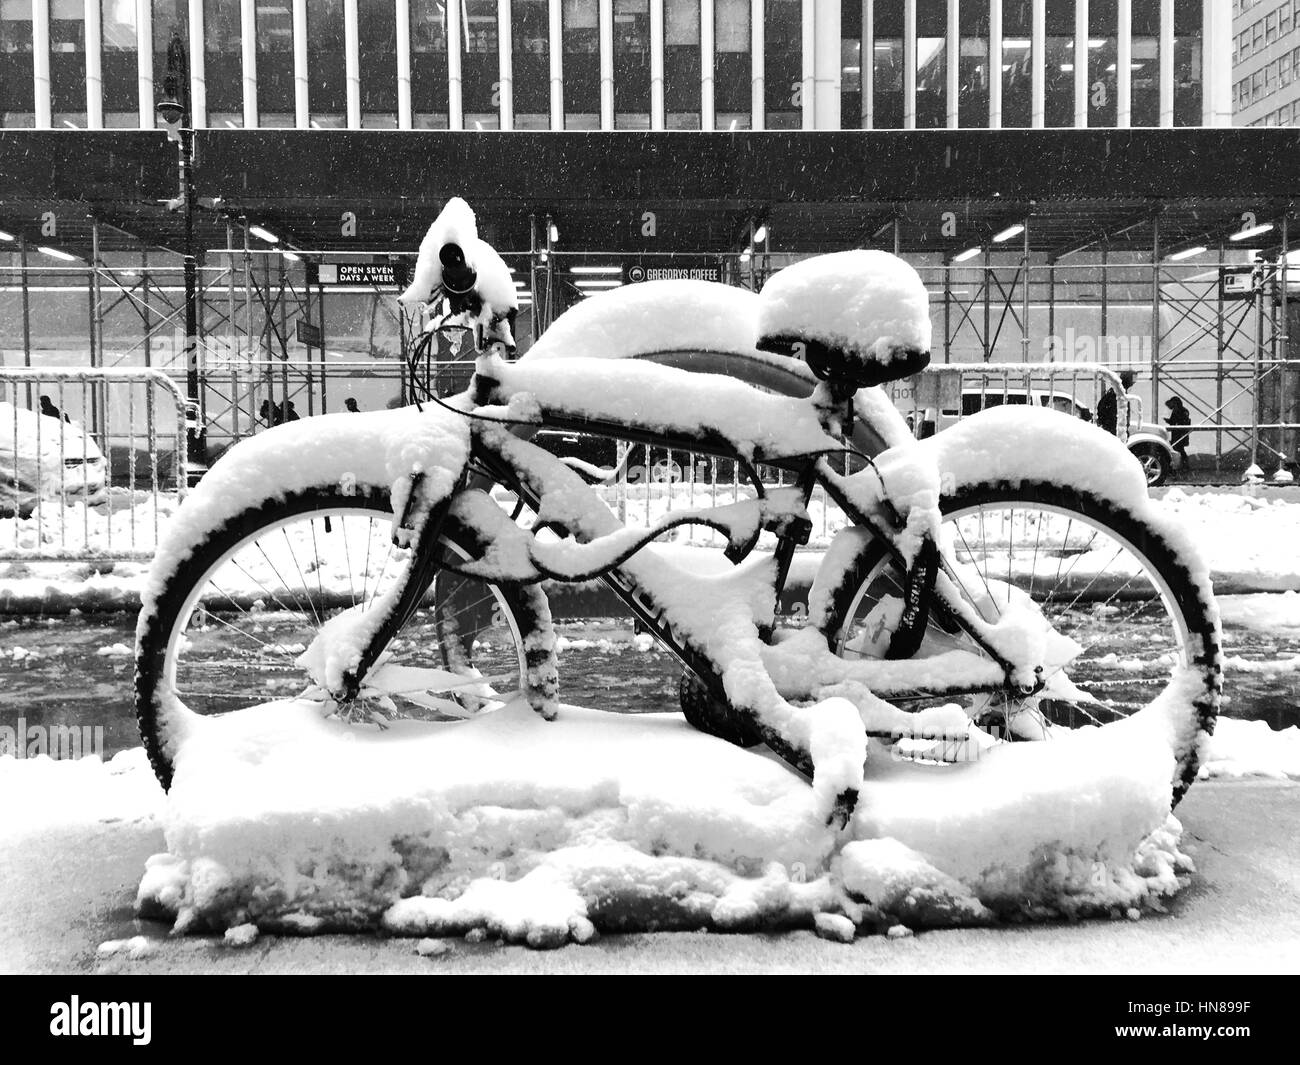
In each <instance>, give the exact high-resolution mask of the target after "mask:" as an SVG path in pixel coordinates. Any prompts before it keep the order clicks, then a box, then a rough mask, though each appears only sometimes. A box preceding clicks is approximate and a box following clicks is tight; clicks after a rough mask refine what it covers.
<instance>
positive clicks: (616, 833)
mask: <svg viewBox="0 0 1300 1065" xmlns="http://www.w3.org/2000/svg"><path fill="white" fill-rule="evenodd" d="M1161 720H1162V719H1161V717H1160V715H1159V714H1158V713H1157V714H1154V715H1146V716H1144V718H1142V719H1136V720H1134V721H1132V722H1130V723H1129V724H1127V725H1124V726H1119V727H1115V728H1108V729H1105V730H1091V731H1087V732H1084V733H1081V734H1078V735H1075V736H1071V737H1070V738H1068V739H1064V740H1061V741H1058V742H1054V743H1051V744H1017V745H1011V746H1007V747H1002V748H998V749H996V750H993V751H991V752H988V753H986V755H985V756H984V757H983V758H982V759H980V760H979V761H978V762H973V763H971V764H967V765H961V766H933V765H930V766H927V765H921V764H917V763H913V762H903V761H897V762H896V761H893V760H892V759H891V758H890V756H889V754H888V752H886V751H885V750H883V749H880V748H877V749H875V750H873V754H872V760H871V762H870V763H869V771H868V779H867V782H866V785H865V787H864V790H863V795H862V801H861V803H860V805H859V807H858V814H857V816H856V818H855V819H854V821H853V822H851V824H850V826H849V828H848V829H847V830H846V831H845V832H843V833H837V832H835V831H834V830H832V829H830V828H827V827H826V824H825V822H824V819H823V818H822V817H820V816H818V813H817V810H818V807H817V804H816V802H815V798H814V794H813V791H812V789H811V788H810V787H809V786H808V784H807V783H806V781H805V780H804V779H803V778H801V777H799V776H798V775H797V774H795V773H793V772H792V771H791V770H790V769H788V768H787V767H786V766H785V765H784V763H781V762H779V761H778V760H776V759H775V758H772V757H765V756H763V755H761V754H757V753H755V752H753V751H743V750H741V749H739V748H736V747H732V746H730V745H728V744H726V743H723V742H721V741H719V740H715V739H712V738H710V737H707V736H704V735H702V734H701V733H698V732H695V731H694V730H692V729H691V728H690V727H689V726H688V725H686V724H685V722H684V721H683V720H682V719H681V717H680V716H678V715H675V714H663V715H659V714H655V715H638V716H635V717H624V716H617V715H609V714H602V713H599V712H597V711H592V710H582V709H578V708H574V707H565V708H563V710H562V712H561V714H560V717H559V719H558V720H557V721H555V722H550V723H548V722H545V721H542V720H541V719H539V718H538V717H537V716H536V715H535V714H533V713H532V711H531V710H530V709H529V708H528V707H527V706H526V705H524V704H522V703H516V704H512V705H511V706H508V707H507V708H505V709H503V710H500V711H497V712H496V713H493V714H489V715H485V716H484V717H481V718H478V719H476V720H474V721H471V722H469V723H467V724H463V725H437V724H428V723H419V722H397V723H395V725H394V727H393V728H391V729H389V730H387V731H384V732H378V731H371V730H362V729H357V728H348V727H347V726H343V725H340V724H339V723H338V722H336V721H327V720H322V719H321V718H320V717H319V715H318V714H317V712H316V711H315V709H314V708H312V707H310V706H308V705H305V704H299V703H282V704H277V705H275V706H267V707H264V708H260V709H255V710H249V711H244V712H242V713H239V714H234V715H229V716H227V717H224V718H220V719H205V720H204V721H202V723H201V726H202V727H201V728H198V729H196V730H195V733H194V735H193V736H192V737H191V738H190V739H188V740H187V742H186V743H185V745H184V746H183V747H182V749H181V751H180V754H179V756H178V758H177V772H176V778H175V783H174V786H173V789H172V792H171V795H170V798H169V801H168V804H167V807H166V811H165V813H164V815H163V824H164V828H165V831H166V837H167V843H168V853H167V854H162V855H157V856H155V857H154V858H153V859H151V860H150V862H149V865H148V868H147V870H146V872H145V875H144V878H143V880H142V882H141V885H140V893H139V904H140V907H141V910H142V912H144V913H148V914H163V915H168V916H174V917H175V919H176V926H177V929H178V930H182V931H183V930H199V929H215V930H226V929H230V928H237V927H239V926H242V925H248V924H254V925H256V926H257V927H259V928H261V929H263V930H268V931H281V932H295V933H306V932H313V931H326V930H340V929H367V928H383V929H386V930H388V931H390V932H393V933H398V934H403V935H412V936H419V937H425V936H432V937H438V936H444V935H461V934H465V933H468V932H471V931H472V930H475V929H483V930H485V931H486V932H487V933H488V934H490V935H493V936H499V937H502V938H505V939H508V940H510V941H518V942H527V943H530V944H531V945H533V946H538V947H545V946H555V945H558V944H560V943H563V942H566V941H568V940H573V941H576V942H583V941H586V940H588V939H590V938H591V937H592V935H593V934H594V933H595V932H596V930H598V929H647V928H660V929H666V928H713V929H718V930H747V929H756V928H772V927H783V926H791V925H798V926H808V927H812V926H813V925H814V921H815V919H816V917H817V915H818V914H827V915H838V916H841V917H844V918H846V919H847V920H848V921H850V922H852V923H853V925H855V926H856V927H857V928H858V929H859V930H861V931H879V930H884V929H888V928H889V927H891V926H894V925H897V924H899V923H900V922H901V923H904V924H906V925H908V926H910V927H918V928H921V927H935V926H948V925H953V924H970V923H976V924H980V923H988V922H991V921H994V920H1017V919H1025V918H1037V917H1048V916H1059V915H1069V916H1078V915H1086V914H1110V915H1119V914H1122V913H1124V912H1126V911H1127V910H1129V909H1130V908H1133V907H1139V908H1141V907H1146V906H1148V905H1158V902H1157V900H1158V899H1159V898H1160V897H1161V896H1166V895H1170V894H1172V893H1174V892H1175V891H1177V890H1178V888H1179V886H1180V876H1181V875H1182V874H1185V873H1187V872H1189V871H1190V869H1191V866H1190V863H1189V862H1188V860H1187V859H1186V857H1185V856H1184V855H1182V854H1181V853H1180V852H1179V849H1178V840H1179V834H1180V831H1181V830H1180V828H1179V826H1178V824H1177V821H1176V820H1174V819H1173V818H1172V817H1171V816H1170V813H1169V777H1170V772H1171V765H1172V763H1171V756H1170V754H1169V738H1168V736H1167V735H1165V734H1164V733H1165V730H1164V729H1163V728H1162V727H1161ZM818 926H819V927H822V928H823V934H827V935H834V934H842V932H843V928H844V925H843V923H842V922H837V921H828V920H826V919H825V918H822V919H821V920H820V921H819V922H818ZM837 929H838V932H837V931H836V930H837Z"/></svg>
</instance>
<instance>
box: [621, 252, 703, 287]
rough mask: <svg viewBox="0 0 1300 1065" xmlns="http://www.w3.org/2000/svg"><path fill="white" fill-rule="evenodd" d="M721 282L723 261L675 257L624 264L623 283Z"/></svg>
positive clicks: (694, 257)
mask: <svg viewBox="0 0 1300 1065" xmlns="http://www.w3.org/2000/svg"><path fill="white" fill-rule="evenodd" d="M677 280H685V281H721V280H722V260H720V259H714V258H707V257H701V256H690V257H688V256H684V255H673V256H667V257H664V258H660V259H652V260H648V261H647V260H641V259H638V260H635V261H627V262H624V263H623V283H624V284H636V283H637V282H639V281H677Z"/></svg>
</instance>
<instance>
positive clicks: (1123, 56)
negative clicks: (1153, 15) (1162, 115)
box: [1115, 0, 1150, 129]
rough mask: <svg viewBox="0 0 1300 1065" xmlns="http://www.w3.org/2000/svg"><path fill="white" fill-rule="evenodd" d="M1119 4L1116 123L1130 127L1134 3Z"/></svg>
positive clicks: (1129, 1)
mask: <svg viewBox="0 0 1300 1065" xmlns="http://www.w3.org/2000/svg"><path fill="white" fill-rule="evenodd" d="M1147 2H1150V0H1147ZM1117 6H1118V8H1119V17H1118V18H1117V19H1116V20H1115V21H1116V23H1117V25H1116V27H1115V31H1116V41H1117V48H1116V56H1115V97H1116V99H1115V125H1116V126H1117V127H1118V128H1120V129H1128V128H1129V126H1130V125H1131V124H1132V121H1133V3H1132V0H1119V3H1118V5H1117Z"/></svg>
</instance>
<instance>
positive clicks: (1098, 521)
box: [824, 481, 1222, 805]
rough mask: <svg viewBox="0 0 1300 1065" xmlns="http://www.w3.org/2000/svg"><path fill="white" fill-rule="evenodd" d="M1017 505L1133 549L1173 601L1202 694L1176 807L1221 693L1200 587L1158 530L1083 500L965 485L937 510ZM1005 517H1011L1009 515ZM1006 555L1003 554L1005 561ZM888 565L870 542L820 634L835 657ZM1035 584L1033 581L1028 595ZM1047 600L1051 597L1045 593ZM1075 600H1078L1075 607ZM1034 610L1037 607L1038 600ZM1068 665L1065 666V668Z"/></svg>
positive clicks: (1190, 716)
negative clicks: (1074, 522)
mask: <svg viewBox="0 0 1300 1065" xmlns="http://www.w3.org/2000/svg"><path fill="white" fill-rule="evenodd" d="M1018 503H1019V504H1023V505H1025V506H1026V507H1034V506H1039V507H1042V508H1045V510H1048V511H1051V512H1054V513H1057V514H1062V515H1065V514H1070V513H1074V514H1077V515H1079V516H1080V517H1081V518H1082V519H1086V520H1087V521H1089V522H1091V523H1092V524H1093V525H1094V526H1096V527H1100V528H1102V529H1105V530H1108V531H1109V532H1110V533H1111V535H1113V536H1114V537H1115V539H1116V541H1117V542H1120V543H1127V544H1128V545H1132V546H1133V548H1134V549H1135V551H1136V553H1138V554H1139V556H1140V557H1141V558H1142V559H1143V560H1145V561H1146V562H1148V563H1149V564H1150V565H1151V567H1152V569H1153V571H1154V572H1155V574H1156V575H1157V576H1158V577H1159V579H1160V581H1161V582H1163V585H1164V587H1165V589H1166V590H1167V598H1168V600H1170V601H1172V602H1167V601H1164V600H1165V596H1164V594H1162V596H1161V598H1162V601H1164V606H1165V607H1166V609H1170V607H1171V605H1172V608H1173V609H1174V610H1176V611H1177V612H1178V615H1179V616H1180V618H1181V622H1182V625H1183V626H1184V629H1185V637H1184V641H1185V647H1184V648H1183V651H1184V654H1185V660H1186V663H1187V665H1188V666H1189V667H1190V668H1193V669H1195V670H1196V672H1197V673H1199V675H1200V690H1199V692H1198V693H1197V695H1196V696H1195V697H1194V698H1192V699H1190V700H1189V701H1188V704H1187V708H1186V711H1185V714H1186V718H1185V719H1184V720H1182V721H1180V722H1179V724H1180V725H1181V726H1183V727H1181V728H1180V729H1179V730H1178V734H1179V735H1180V736H1183V737H1186V739H1185V740H1184V741H1183V742H1181V743H1180V744H1179V745H1178V749H1177V750H1176V751H1175V761H1176V765H1175V769H1174V773H1173V778H1172V780H1171V791H1172V795H1173V802H1174V804H1175V805H1176V804H1177V803H1178V801H1179V800H1180V799H1181V798H1182V797H1183V795H1184V794H1185V793H1186V792H1187V789H1188V788H1189V787H1190V786H1191V784H1192V783H1193V781H1194V780H1195V779H1196V774H1197V769H1198V761H1197V759H1198V752H1199V748H1200V746H1201V741H1202V740H1203V739H1204V737H1205V736H1208V735H1209V734H1210V733H1212V732H1213V730H1214V724H1215V720H1216V717H1217V713H1218V707H1219V701H1220V694H1221V691H1222V662H1221V656H1220V650H1221V642H1222V641H1221V633H1220V628H1219V622H1218V611H1217V608H1216V607H1215V606H1214V603H1213V602H1212V600H1211V599H1209V598H1208V597H1207V595H1206V591H1205V589H1204V587H1203V585H1201V584H1200V583H1198V582H1197V581H1196V580H1195V579H1194V578H1193V575H1192V573H1191V572H1190V570H1189V569H1188V566H1187V563H1186V562H1185V561H1184V559H1183V558H1182V557H1181V556H1180V554H1179V552H1178V550H1177V548H1176V547H1175V546H1174V545H1173V544H1171V543H1170V542H1169V541H1168V540H1167V539H1166V537H1165V536H1164V535H1162V534H1161V533H1160V532H1159V530H1157V529H1155V528H1152V527H1151V526H1150V525H1148V524H1147V523H1146V522H1144V521H1142V520H1141V519H1140V518H1138V517H1135V516H1134V515H1132V514H1131V513H1129V512H1127V511H1124V510H1122V509H1120V508H1119V507H1117V506H1116V505H1115V504H1113V503H1111V502H1110V501H1108V500H1106V499H1103V498H1101V497H1099V496H1096V495H1093V494H1090V493H1088V492H1083V491H1079V490H1077V489H1072V488H1069V487H1067V486H1064V485H1059V484H1053V483H1049V482H1043V481H1022V482H1015V483H1013V482H1005V481H999V482H992V481H990V482H985V483H979V484H973V485H968V486H965V487H963V488H961V489H959V490H958V491H956V492H954V493H951V494H949V495H947V496H945V497H944V498H943V499H942V500H941V503H940V509H941V511H942V513H943V514H944V516H945V518H950V519H953V518H954V516H960V515H962V514H963V513H970V512H972V511H976V510H979V512H980V513H983V510H982V508H985V507H989V508H996V507H999V506H1006V505H1012V504H1018ZM1011 513H1012V514H1013V515H1014V507H1013V508H1012V511H1011ZM954 520H955V519H954ZM1040 535H1041V533H1040ZM1067 535H1068V534H1067ZM1012 550H1013V549H1012V548H1011V547H1010V546H1008V548H1007V551H1008V558H1010V556H1011V553H1012ZM999 555H1000V551H999ZM887 559H888V556H887V555H886V552H885V549H884V547H883V545H880V544H879V543H877V542H874V541H873V543H872V544H871V545H870V546H869V547H868V548H867V550H866V551H865V552H864V553H863V555H862V556H861V557H860V558H859V560H858V561H857V563H856V565H855V566H854V568H853V570H852V571H851V572H850V573H849V574H848V575H847V576H846V578H845V580H844V581H842V582H841V583H840V585H839V587H838V588H837V589H836V591H835V592H834V594H833V595H832V599H831V604H830V608H829V610H828V612H827V617H828V622H827V624H826V625H825V626H824V628H825V631H826V633H827V636H828V639H829V640H830V643H831V649H832V650H834V651H836V653H843V648H844V643H845V628H846V626H847V625H849V624H850V623H851V622H852V621H853V617H852V616H850V613H851V611H852V612H853V613H854V614H856V610H855V608H854V604H855V603H859V602H860V601H861V600H862V597H863V595H864V585H865V584H867V583H868V582H870V581H871V580H873V576H872V575H873V573H879V572H880V569H881V567H883V566H887V565H889V564H890V563H889V562H888V561H887ZM1008 566H1010V563H1009V562H1008ZM1089 572H1090V571H1089ZM1058 575H1059V566H1058ZM1033 579H1034V578H1033V577H1032V576H1031V578H1030V587H1031V589H1032V588H1033ZM1080 579H1082V578H1080ZM1048 594H1049V595H1050V594H1051V590H1049V592H1048ZM1067 594H1068V593H1067ZM1040 597H1041V596H1040ZM1078 598H1079V597H1078V595H1077V594H1076V597H1075V602H1077V601H1078ZM1035 602H1036V603H1037V602H1038V599H1037V598H1036V599H1035ZM1071 606H1073V603H1072V604H1071ZM1171 617H1172V615H1171ZM932 624H933V623H932ZM879 638H880V639H883V637H879ZM1073 665H1074V663H1073V662H1071V668H1073Z"/></svg>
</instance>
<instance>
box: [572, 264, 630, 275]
mask: <svg viewBox="0 0 1300 1065" xmlns="http://www.w3.org/2000/svg"><path fill="white" fill-rule="evenodd" d="M569 272H570V273H573V274H621V273H622V272H623V268H622V267H621V266H570V267H569Z"/></svg>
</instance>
